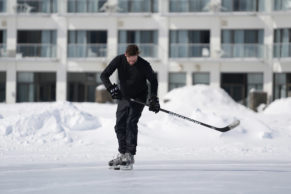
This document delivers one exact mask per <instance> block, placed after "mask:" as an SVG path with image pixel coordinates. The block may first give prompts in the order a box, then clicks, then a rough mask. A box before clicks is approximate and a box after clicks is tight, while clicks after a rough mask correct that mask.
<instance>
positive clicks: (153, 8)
mask: <svg viewBox="0 0 291 194" xmlns="http://www.w3.org/2000/svg"><path fill="white" fill-rule="evenodd" d="M118 8H119V12H121V13H153V12H158V0H119V1H118Z"/></svg>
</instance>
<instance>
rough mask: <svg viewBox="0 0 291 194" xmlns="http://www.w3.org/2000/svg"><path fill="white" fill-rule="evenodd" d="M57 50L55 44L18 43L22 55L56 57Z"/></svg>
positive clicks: (18, 51) (18, 49)
mask: <svg viewBox="0 0 291 194" xmlns="http://www.w3.org/2000/svg"><path fill="white" fill-rule="evenodd" d="M56 50H57V46H56V45H55V44H23V43H22V44H17V53H21V54H22V57H31V58H38V57H39V58H56Z"/></svg>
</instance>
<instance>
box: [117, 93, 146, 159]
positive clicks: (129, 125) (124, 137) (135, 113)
mask: <svg viewBox="0 0 291 194" xmlns="http://www.w3.org/2000/svg"><path fill="white" fill-rule="evenodd" d="M136 99H137V100H139V101H142V102H145V101H146V95H145V97H142V98H136ZM143 108H144V106H143V105H140V104H137V103H135V102H130V101H129V99H121V100H119V102H118V106H117V111H116V125H115V132H116V136H117V139H118V145H119V148H118V151H119V152H120V153H122V154H124V153H126V152H128V153H131V154H132V155H135V154H136V146H137V134H138V126H137V123H138V120H139V118H140V116H141V114H142V111H143Z"/></svg>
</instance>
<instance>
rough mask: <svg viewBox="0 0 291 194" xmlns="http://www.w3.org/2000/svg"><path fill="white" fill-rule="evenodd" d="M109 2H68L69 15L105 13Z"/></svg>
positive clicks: (99, 0)
mask: <svg viewBox="0 0 291 194" xmlns="http://www.w3.org/2000/svg"><path fill="white" fill-rule="evenodd" d="M106 2H107V0H68V3H67V6H68V7H67V10H68V13H98V12H104V11H105V10H103V7H104V6H105V4H106Z"/></svg>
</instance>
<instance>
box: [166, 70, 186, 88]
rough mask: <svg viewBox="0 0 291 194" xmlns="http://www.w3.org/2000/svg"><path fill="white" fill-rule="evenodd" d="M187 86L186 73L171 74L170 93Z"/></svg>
mask: <svg viewBox="0 0 291 194" xmlns="http://www.w3.org/2000/svg"><path fill="white" fill-rule="evenodd" d="M185 85H186V73H180V72H179V73H169V91H171V90H173V89H175V88H179V87H183V86H185Z"/></svg>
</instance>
